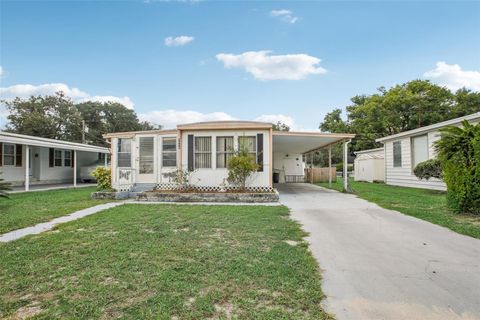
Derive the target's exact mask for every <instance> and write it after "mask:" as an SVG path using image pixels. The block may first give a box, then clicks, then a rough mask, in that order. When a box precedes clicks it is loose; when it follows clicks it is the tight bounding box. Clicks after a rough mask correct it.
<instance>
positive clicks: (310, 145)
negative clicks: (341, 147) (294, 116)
mask: <svg viewBox="0 0 480 320" xmlns="http://www.w3.org/2000/svg"><path fill="white" fill-rule="evenodd" d="M272 136H273V143H272V144H273V152H282V153H292V154H305V153H309V152H312V151H315V150H319V149H322V148H324V147H327V146H329V145H332V144H335V143H340V142H343V141H346V140H350V139H352V138H354V137H355V135H354V134H349V133H323V132H291V131H273V134H272Z"/></svg>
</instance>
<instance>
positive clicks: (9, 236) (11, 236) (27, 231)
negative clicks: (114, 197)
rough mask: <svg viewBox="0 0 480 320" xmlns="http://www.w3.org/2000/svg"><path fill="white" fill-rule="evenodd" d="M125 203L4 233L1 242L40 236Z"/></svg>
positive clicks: (94, 208) (105, 205)
mask: <svg viewBox="0 0 480 320" xmlns="http://www.w3.org/2000/svg"><path fill="white" fill-rule="evenodd" d="M124 203H125V201H119V202H110V203H105V204H99V205H97V206H94V207H91V208H87V209H83V210H79V211H76V212H74V213H72V214H69V215H68V216H63V217H59V218H55V219H53V220H51V221H49V222H43V223H39V224H37V225H35V226H33V227H27V228H23V229H18V230H14V231H10V232H8V233H4V234H2V235H0V242H9V241H13V240H17V239H20V238H23V237H25V236H28V235H31V234H39V233H42V232H45V231H48V230H51V229H53V227H55V226H56V225H57V224H60V223H65V222H69V221H73V220H77V219H80V218H83V217H86V216H89V215H92V214H94V213H97V212H100V211H103V210H106V209H110V208H113V207H117V206H119V205H122V204H124Z"/></svg>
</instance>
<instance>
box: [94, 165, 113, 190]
mask: <svg viewBox="0 0 480 320" xmlns="http://www.w3.org/2000/svg"><path fill="white" fill-rule="evenodd" d="M92 176H94V177H95V179H96V180H97V190H98V191H112V190H113V189H112V172H111V170H110V168H105V167H97V168H96V169H95V170H93V172H92Z"/></svg>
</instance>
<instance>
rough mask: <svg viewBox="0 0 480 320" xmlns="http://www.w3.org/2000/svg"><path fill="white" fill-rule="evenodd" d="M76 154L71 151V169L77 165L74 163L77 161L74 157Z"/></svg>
mask: <svg viewBox="0 0 480 320" xmlns="http://www.w3.org/2000/svg"><path fill="white" fill-rule="evenodd" d="M74 152H75V151H74V150H72V151H70V167H72V168H73V166H74V165H75V163H74V162H73V161H75V157H74V156H73V153H74Z"/></svg>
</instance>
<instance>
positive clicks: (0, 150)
mask: <svg viewBox="0 0 480 320" xmlns="http://www.w3.org/2000/svg"><path fill="white" fill-rule="evenodd" d="M2 164H3V143H1V142H0V167H1V166H2Z"/></svg>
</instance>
